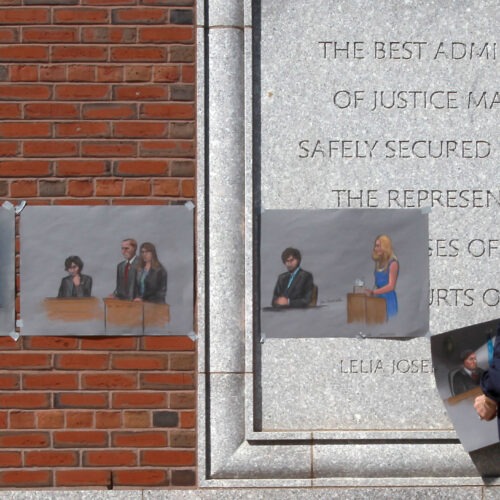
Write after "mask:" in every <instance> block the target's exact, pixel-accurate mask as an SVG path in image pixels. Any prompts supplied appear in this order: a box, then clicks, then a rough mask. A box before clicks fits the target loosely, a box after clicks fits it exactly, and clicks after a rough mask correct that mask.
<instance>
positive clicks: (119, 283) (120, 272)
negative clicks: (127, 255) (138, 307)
mask: <svg viewBox="0 0 500 500" xmlns="http://www.w3.org/2000/svg"><path fill="white" fill-rule="evenodd" d="M138 263H139V259H138V258H137V257H136V258H135V259H134V262H132V264H131V265H130V268H129V270H128V279H127V283H125V267H126V265H127V261H126V260H124V261H122V262H120V263H119V264H118V266H117V267H116V288H115V291H114V292H113V295H114V296H115V297H118V298H119V299H123V300H132V299H135V298H136V297H137V293H136V291H137V290H136V286H135V280H136V275H137V265H138Z"/></svg>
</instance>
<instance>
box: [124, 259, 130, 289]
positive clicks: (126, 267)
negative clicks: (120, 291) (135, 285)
mask: <svg viewBox="0 0 500 500" xmlns="http://www.w3.org/2000/svg"><path fill="white" fill-rule="evenodd" d="M129 269H130V262H128V261H127V264H126V266H125V286H127V285H128V271H129Z"/></svg>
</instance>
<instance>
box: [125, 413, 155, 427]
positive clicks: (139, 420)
mask: <svg viewBox="0 0 500 500" xmlns="http://www.w3.org/2000/svg"><path fill="white" fill-rule="evenodd" d="M123 424H124V427H126V428H137V427H151V412H149V411H141V410H130V411H124V412H123Z"/></svg>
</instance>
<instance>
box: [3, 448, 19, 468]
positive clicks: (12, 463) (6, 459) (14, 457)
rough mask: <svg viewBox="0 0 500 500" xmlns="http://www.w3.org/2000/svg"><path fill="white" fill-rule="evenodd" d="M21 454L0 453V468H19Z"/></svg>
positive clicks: (15, 452) (13, 452) (16, 452)
mask: <svg viewBox="0 0 500 500" xmlns="http://www.w3.org/2000/svg"><path fill="white" fill-rule="evenodd" d="M21 466H22V459H21V453H20V452H18V451H0V468H1V469H3V468H6V467H21Z"/></svg>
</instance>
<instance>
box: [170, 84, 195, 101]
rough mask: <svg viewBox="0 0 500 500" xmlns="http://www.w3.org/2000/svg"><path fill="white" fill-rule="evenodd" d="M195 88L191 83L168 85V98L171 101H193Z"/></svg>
mask: <svg viewBox="0 0 500 500" xmlns="http://www.w3.org/2000/svg"><path fill="white" fill-rule="evenodd" d="M194 98H195V88H194V85H191V84H187V83H186V84H184V83H179V84H172V85H171V86H170V100H172V101H194Z"/></svg>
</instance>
